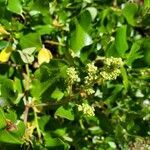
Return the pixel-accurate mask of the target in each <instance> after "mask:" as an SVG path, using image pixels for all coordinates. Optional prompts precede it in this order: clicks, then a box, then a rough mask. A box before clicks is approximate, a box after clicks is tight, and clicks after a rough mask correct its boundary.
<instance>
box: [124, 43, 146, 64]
mask: <svg viewBox="0 0 150 150" xmlns="http://www.w3.org/2000/svg"><path fill="white" fill-rule="evenodd" d="M141 43H142V42H141V41H138V42H135V43H133V45H132V47H131V50H130V52H129V54H128V55H127V64H128V65H129V66H131V65H132V63H133V61H134V60H136V59H138V58H142V57H143V55H142V54H141V52H140V48H141Z"/></svg>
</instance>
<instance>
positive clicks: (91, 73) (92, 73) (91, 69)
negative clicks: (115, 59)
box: [85, 63, 98, 84]
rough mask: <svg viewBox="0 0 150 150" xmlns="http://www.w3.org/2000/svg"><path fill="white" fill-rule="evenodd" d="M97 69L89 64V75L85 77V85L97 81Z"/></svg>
mask: <svg viewBox="0 0 150 150" xmlns="http://www.w3.org/2000/svg"><path fill="white" fill-rule="evenodd" d="M97 70H98V69H97V67H96V66H95V65H94V63H88V64H87V72H88V75H87V76H86V77H85V84H90V83H92V82H93V81H95V80H96V79H97V75H96V74H97Z"/></svg>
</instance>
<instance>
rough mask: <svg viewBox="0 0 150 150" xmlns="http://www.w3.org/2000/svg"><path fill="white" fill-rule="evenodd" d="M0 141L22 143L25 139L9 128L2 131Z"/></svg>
mask: <svg viewBox="0 0 150 150" xmlns="http://www.w3.org/2000/svg"><path fill="white" fill-rule="evenodd" d="M0 141H1V142H5V143H11V144H21V143H23V141H22V140H21V139H18V138H17V137H15V136H14V135H13V134H12V133H11V132H9V131H7V130H1V131H0Z"/></svg>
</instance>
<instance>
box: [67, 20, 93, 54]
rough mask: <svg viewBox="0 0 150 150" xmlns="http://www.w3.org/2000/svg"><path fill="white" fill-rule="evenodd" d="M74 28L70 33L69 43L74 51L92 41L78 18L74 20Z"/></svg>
mask: <svg viewBox="0 0 150 150" xmlns="http://www.w3.org/2000/svg"><path fill="white" fill-rule="evenodd" d="M75 25H76V29H75V31H74V32H73V33H72V35H71V39H70V45H71V48H72V49H73V51H74V52H75V53H77V52H79V51H80V50H81V49H82V48H83V47H84V46H88V45H90V44H92V43H93V41H92V38H91V37H90V35H89V34H88V33H87V32H86V31H85V30H84V28H83V27H82V26H81V25H80V23H79V22H78V20H76V23H75Z"/></svg>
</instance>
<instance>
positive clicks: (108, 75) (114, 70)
mask: <svg viewBox="0 0 150 150" xmlns="http://www.w3.org/2000/svg"><path fill="white" fill-rule="evenodd" d="M122 65H123V61H122V59H121V58H114V57H110V58H105V59H104V68H103V70H102V71H101V72H100V75H101V77H102V79H103V80H114V79H116V78H117V77H118V76H119V74H120V73H121V71H120V67H121V66H122Z"/></svg>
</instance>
